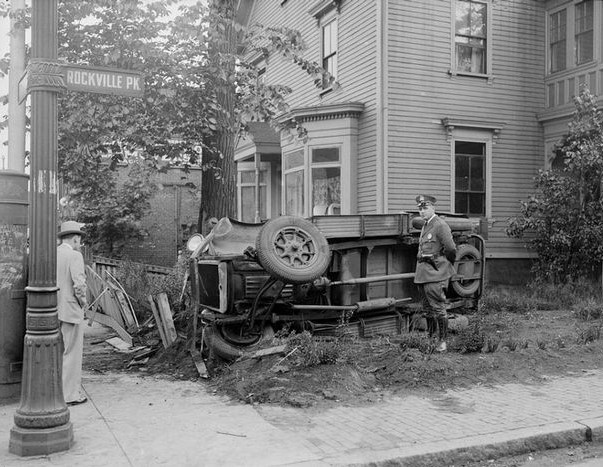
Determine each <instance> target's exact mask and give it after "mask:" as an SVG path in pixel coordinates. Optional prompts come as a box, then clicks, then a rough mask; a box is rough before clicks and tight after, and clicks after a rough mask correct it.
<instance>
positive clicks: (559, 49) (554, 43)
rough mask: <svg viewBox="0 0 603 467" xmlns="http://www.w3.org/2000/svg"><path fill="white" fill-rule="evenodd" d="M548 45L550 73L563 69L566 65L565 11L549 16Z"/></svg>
mask: <svg viewBox="0 0 603 467" xmlns="http://www.w3.org/2000/svg"><path fill="white" fill-rule="evenodd" d="M549 24H550V27H549V47H550V54H551V55H550V60H551V64H550V65H551V66H550V70H551V73H554V72H556V71H561V70H565V67H566V63H567V60H566V42H567V40H566V35H567V11H566V10H561V11H558V12H556V13H553V14H552V15H551V16H550V23H549Z"/></svg>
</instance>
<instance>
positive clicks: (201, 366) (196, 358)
mask: <svg viewBox="0 0 603 467" xmlns="http://www.w3.org/2000/svg"><path fill="white" fill-rule="evenodd" d="M189 352H190V354H191V357H192V359H193V363H194V364H195V366H196V367H197V372H198V373H199V376H200V377H201V378H204V379H207V378H209V374H208V373H207V367H206V366H205V362H204V361H203V357H202V355H201V352H199V351H198V350H195V349H189Z"/></svg>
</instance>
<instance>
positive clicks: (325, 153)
mask: <svg viewBox="0 0 603 467" xmlns="http://www.w3.org/2000/svg"><path fill="white" fill-rule="evenodd" d="M311 178H312V215H314V216H324V215H333V214H339V213H340V211H341V162H340V157H339V148H314V149H312V160H311Z"/></svg>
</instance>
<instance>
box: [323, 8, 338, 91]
mask: <svg viewBox="0 0 603 467" xmlns="http://www.w3.org/2000/svg"><path fill="white" fill-rule="evenodd" d="M322 67H323V68H324V69H325V70H326V71H328V72H329V73H330V74H331V76H333V77H337V17H336V16H332V17H330V18H329V19H328V20H326V22H324V23H323V25H322ZM322 87H323V89H328V88H330V87H331V83H330V81H329V80H328V79H326V78H323V82H322Z"/></svg>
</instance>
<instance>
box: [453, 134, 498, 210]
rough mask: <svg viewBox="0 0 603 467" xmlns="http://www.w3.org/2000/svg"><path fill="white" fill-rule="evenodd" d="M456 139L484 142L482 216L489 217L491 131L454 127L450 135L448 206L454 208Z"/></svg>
mask: <svg viewBox="0 0 603 467" xmlns="http://www.w3.org/2000/svg"><path fill="white" fill-rule="evenodd" d="M457 141H466V142H469V143H484V144H485V146H486V154H485V158H486V161H485V162H486V166H485V174H484V176H485V177H486V190H485V194H486V200H485V211H486V212H485V213H484V217H486V218H490V217H491V216H492V145H493V133H492V131H491V130H489V129H483V130H477V129H463V128H459V129H454V130H453V132H452V137H451V138H450V208H451V210H453V209H454V207H455V206H456V195H455V192H456V180H455V173H456V162H455V159H456V151H455V143H456V142H457Z"/></svg>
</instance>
